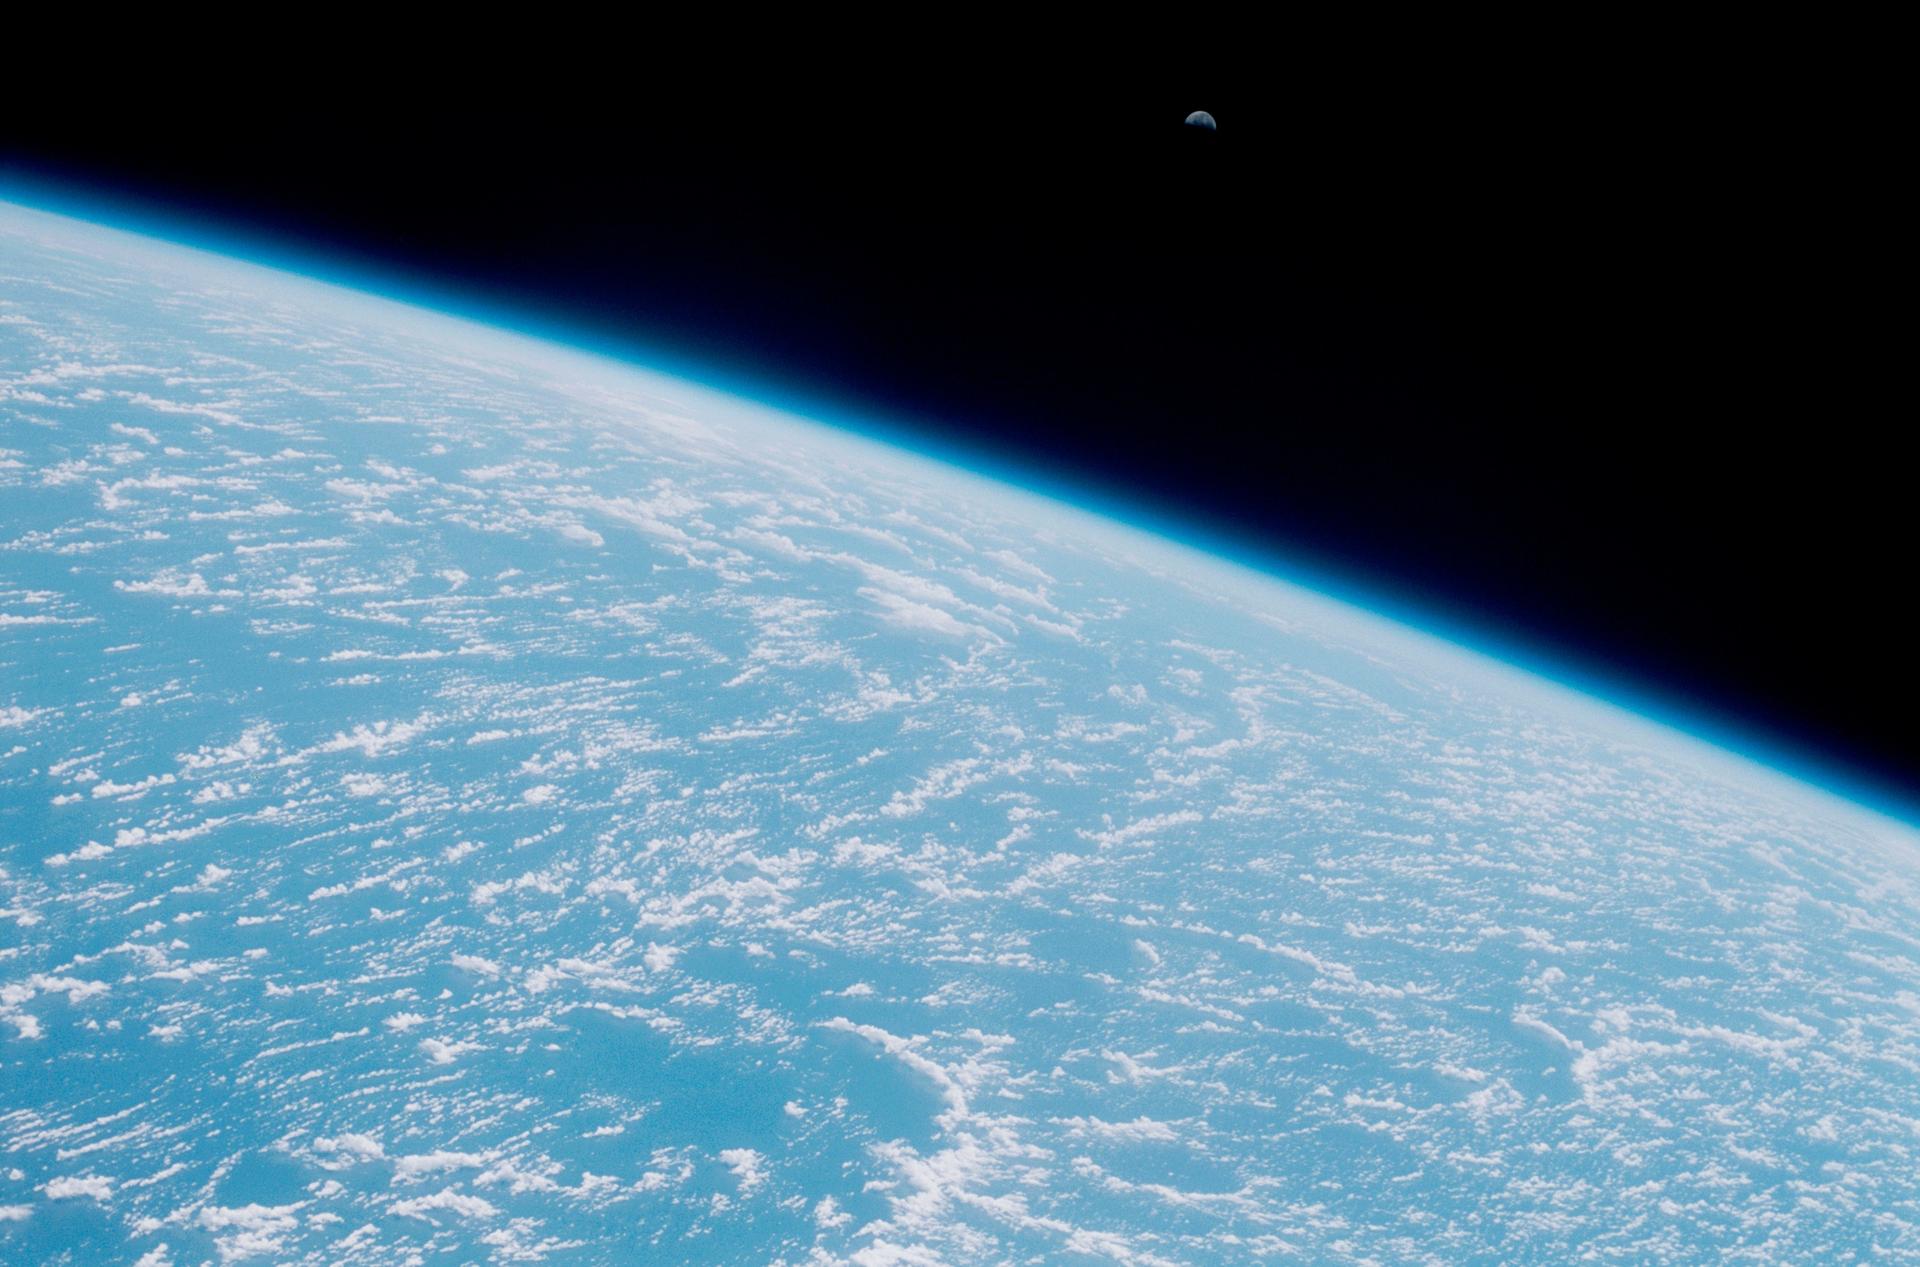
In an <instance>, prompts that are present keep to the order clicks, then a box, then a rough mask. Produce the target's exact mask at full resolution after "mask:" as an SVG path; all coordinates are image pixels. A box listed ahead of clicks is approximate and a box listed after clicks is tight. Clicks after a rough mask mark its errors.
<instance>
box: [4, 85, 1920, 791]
mask: <svg viewBox="0 0 1920 1267" xmlns="http://www.w3.org/2000/svg"><path fill="white" fill-rule="evenodd" d="M1405 71H1406V67H1405V66H1404V65H1394V66H1385V65H1383V66H1380V67H1367V66H1364V65H1363V66H1360V67H1359V68H1357V69H1356V68H1355V67H1354V66H1353V65H1351V64H1347V65H1343V66H1342V67H1341V68H1340V69H1339V71H1338V72H1337V73H1336V72H1334V71H1323V70H1316V68H1315V66H1314V64H1313V58H1312V57H1311V56H1310V55H1308V54H1304V53H1296V54H1295V55H1293V56H1291V57H1290V58H1289V59H1285V60H1284V62H1283V63H1276V64H1272V65H1265V66H1263V67H1261V68H1260V69H1259V70H1258V71H1256V72H1248V71H1246V70H1245V69H1240V70H1236V71H1235V72H1233V73H1226V72H1222V73H1220V74H1218V75H1214V76H1208V75H1206V74H1200V75H1194V76H1189V77H1188V78H1186V79H1184V80H1181V81H1179V82H1170V83H1167V84H1148V85H1145V86H1144V87H1143V86H1142V85H1140V84H1122V85H1118V86H1116V87H1113V88H1111V89H1108V90H1085V91H1076V92H1074V93H1072V94H1068V93H1065V92H1056V93H1052V94H1048V93H1036V92H1033V91H1029V90H1018V91H1015V90H1011V89H1008V88H1007V87H1006V86H1005V85H1001V84H997V83H996V82H995V81H994V80H993V77H992V76H990V75H986V74H982V75H980V76H977V77H974V78H971V79H968V80H964V81H962V82H960V83H958V84H955V83H951V82H949V83H946V84H943V85H941V86H940V87H939V88H937V89H936V88H933V87H926V86H923V87H920V88H918V89H916V88H914V87H911V86H908V85H902V84H900V83H898V82H895V83H893V84H890V85H889V86H888V88H887V89H886V90H884V91H881V90H878V89H871V88H868V87H865V86H862V85H860V84H858V83H846V82H843V81H834V83H833V84H831V85H829V84H827V83H826V82H825V81H824V80H822V81H821V82H809V81H808V80H807V78H806V77H805V76H801V77H799V78H798V79H797V81H795V82H790V83H782V84H781V86H780V88H779V90H778V91H768V92H766V93H764V94H760V95H757V96H753V97H751V98H749V97H746V96H742V95H739V94H737V93H721V94H713V95H707V96H703V95H700V94H697V93H693V94H690V93H689V92H687V91H686V89H685V86H684V85H682V84H674V85H672V86H668V85H665V84H664V83H653V84H651V85H650V86H640V87H635V86H633V85H632V84H629V83H621V84H619V85H616V86H612V87H602V88H595V89H579V88H567V87H545V88H543V89H542V90H541V91H539V92H537V93H531V92H524V91H519V90H517V89H513V88H511V87H509V88H507V89H502V88H501V87H500V85H498V84H497V83H490V82H480V81H476V82H472V83H467V82H456V83H454V84H453V85H452V86H451V87H449V89H448V90H446V91H442V92H435V93H431V94H420V93H415V94H411V95H409V96H407V97H405V98H401V97H398V96H394V95H392V94H390V93H387V92H386V91H384V90H382V89H381V88H380V87H379V86H378V83H377V82H376V81H374V80H369V83H370V84H371V86H369V87H367V88H365V90H364V91H359V92H355V93H351V94H337V93H336V94H329V95H328V96H327V97H326V98H325V99H324V100H322V99H318V98H315V97H314V96H313V95H311V94H309V93H307V92H304V91H302V90H301V89H300V88H299V87H298V86H297V85H291V84H290V85H288V86H286V87H285V88H284V89H283V90H281V91H279V92H275V91H273V90H272V87H271V85H255V90H254V91H252V92H249V93H248V94H246V97H247V104H246V105H245V107H244V108H240V107H236V106H234V105H232V104H230V102H231V100H232V97H231V96H230V95H226V94H214V93H208V94H203V95H200V96H192V95H187V96H182V95H180V94H177V93H168V94H164V95H156V96H152V97H147V98H143V99H142V100H141V101H140V102H139V103H138V105H137V107H136V106H129V107H128V108H125V109H120V110H115V111H113V112H111V113H110V114H90V115H89V116H88V117H85V118H79V117H75V116H73V115H71V114H68V113H65V112H56V111H49V110H42V111H27V110H12V111H9V112H7V114H6V117H5V121H4V123H0V176H3V177H6V178H9V179H10V180H11V181H13V182H14V188H15V189H19V190H27V189H39V190H41V191H42V192H46V193H49V194H55V193H58V194H63V195H67V196H76V195H78V196H87V197H96V198H99V197H105V198H110V199H112V200H114V202H115V204H116V206H117V214H119V215H121V216H122V217H123V218H125V217H135V218H138V217H143V216H150V215H153V214H157V213H164V214H165V215H168V216H171V217H174V218H175V222H176V223H178V224H181V225H182V227H184V228H187V229H190V230H192V231H193V232H196V233H199V234H201V235H202V236H204V237H208V238H214V239H220V238H225V237H232V236H236V235H239V236H242V237H244V238H245V239H247V240H249V241H252V242H255V243H257V244H259V245H260V246H262V247H263V248H269V249H271V250H273V251H275V252H277V253H279V254H282V255H286V254H289V253H291V254H294V255H297V256H298V255H305V256H308V257H311V258H313V259H315V260H317V261H318V260H330V261H332V262H331V263H330V264H328V265H327V267H329V268H331V269H332V270H333V271H340V270H343V269H344V270H348V271H360V272H372V273H391V274H392V275H393V276H394V277H395V278H396V282H397V284H404V285H406V286H408V287H410V288H413V289H415V290H420V289H425V290H427V291H430V292H432V293H435V294H438V295H441V296H443V297H444V298H445V300H446V302H447V303H449V304H451V305H454V306H466V307H481V308H485V309H488V310H491V311H500V310H502V309H504V310H507V311H513V312H524V313H525V314H527V320H528V321H529V322H531V323H533V324H536V325H539V326H541V327H543V328H547V329H561V330H568V331H573V332H576V333H578V334H579V336H580V337H582V338H587V339H591V340H594V341H596V342H600V343H603V344H612V345H615V346H624V345H629V344H630V345H632V346H634V347H636V348H639V349H645V350H651V352H652V353H654V354H656V355H664V356H665V357H667V358H668V359H669V360H670V361H672V362H673V363H674V364H675V366H676V367H678V368H687V367H706V368H707V369H709V370H710V371H711V373H712V374H713V375H714V376H715V377H717V378H720V379H722V380H724V381H726V382H728V383H734V384H741V385H744V386H746V387H748V388H761V389H764V390H765V391H767V392H770V393H775V394H777V395H779V396H780V397H781V398H783V399H786V400H800V401H803V402H811V403H812V404H813V405H814V408H815V411H816V412H818V413H821V414H824V415H828V416H831V415H832V413H833V412H834V410H835V409H846V410H853V411H858V412H859V413H861V414H863V415H868V416H879V417H883V418H887V419H892V420H895V421H896V422H897V424H898V426H899V428H900V429H901V433H902V434H903V435H904V436H905V437H906V438H908V439H909V440H910V441H911V440H913V439H915V438H920V439H922V440H924V441H926V442H931V443H937V444H939V445H941V446H942V447H943V448H945V449H947V450H949V451H953V450H957V451H959V452H961V453H963V454H974V455H978V456H979V457H980V458H982V459H990V460H992V461H993V462H994V463H995V464H996V465H998V466H1001V467H1005V466H1007V465H1009V464H1011V465H1014V466H1027V467H1031V468H1033V469H1034V470H1035V471H1036V472H1037V473H1038V474H1039V475H1040V476H1043V477H1044V478H1046V479H1048V480H1051V481H1056V482H1063V483H1067V484H1072V485H1079V486H1084V487H1086V488H1087V489H1088V490H1089V491H1090V493H1091V494H1092V495H1095V496H1097V497H1099V498H1101V499H1102V500H1103V501H1105V502H1106V503H1107V504H1109V505H1111V504H1115V503H1119V504H1129V503H1137V504H1139V505H1140V506H1141V507H1142V508H1143V511H1147V512H1150V513H1152V514H1153V515H1155V516H1156V517H1159V518H1160V519H1162V520H1170V521H1172V522H1174V523H1177V524H1183V525H1187V526H1189V527H1190V528H1191V529H1192V530H1193V531H1194V532H1197V533H1204V534H1212V535H1215V536H1224V537H1227V538H1230V539H1233V540H1235V541H1237V542H1238V543H1239V545H1240V546H1241V548H1243V549H1244V550H1246V551H1248V552H1251V553H1254V554H1257V555H1261V556H1264V557H1268V558H1271V559H1273V560H1277V561H1278V563H1277V566H1278V567H1279V568H1280V569H1281V570H1283V571H1289V570H1290V571H1294V572H1303V571H1304V572H1306V573H1308V574H1318V575H1323V576H1329V577H1331V578H1333V579H1334V580H1335V581H1337V582H1338V583H1339V584H1340V585H1343V586H1345V587H1347V588H1348V589H1350V590H1351V589H1355V588H1357V589H1360V590H1361V591H1363V592H1364V591H1373V592H1377V593H1378V594H1380V595H1382V596H1384V598H1385V599H1386V600H1387V601H1389V602H1390V603H1391V604H1393V605H1394V606H1395V608H1396V609H1397V610H1398V611H1399V612H1400V613H1401V614H1403V615H1404V614H1407V613H1414V614H1418V615H1421V617H1422V618H1423V619H1426V620H1427V621H1428V623H1431V624H1433V625H1435V626H1437V627H1440V628H1442V629H1451V630H1455V631H1473V630H1479V631H1483V635H1484V637H1483V640H1484V638H1493V639H1497V640H1500V641H1502V642H1504V643H1506V644H1509V645H1519V646H1522V647H1526V648H1531V649H1532V654H1533V655H1534V657H1535V658H1538V659H1545V660H1549V661H1555V662H1558V663H1560V664H1562V665H1564V666H1565V667H1566V669H1567V671H1568V672H1570V673H1572V674H1575V675H1583V676H1585V677H1587V678H1589V679H1595V678H1597V679H1602V680H1617V681H1618V682H1619V683H1621V686H1622V689H1623V690H1626V691H1630V692H1632V693H1633V694H1634V695H1636V696H1637V697H1638V698H1641V699H1643V700H1651V701H1653V702H1654V705H1655V706H1656V707H1658V708H1659V709H1660V710H1661V711H1662V712H1664V713H1665V714H1666V715H1668V716H1682V717H1684V716H1690V715H1697V716H1698V717H1699V718H1700V719H1701V720H1702V724H1703V725H1707V726H1711V727H1718V728H1728V729H1732V730H1734V731H1749V732H1752V735H1753V737H1754V744H1757V745H1759V746H1762V747H1765V748H1771V749H1774V750H1778V751H1780V752H1782V753H1784V754H1785V757H1786V759H1789V760H1791V761H1793V762H1796V763H1804V764H1806V765H1808V766H1811V767H1815V768H1818V769H1822V770H1824V771H1825V772H1826V774H1827V775H1828V776H1830V777H1831V778H1833V779H1835V780H1837V781H1840V782H1842V783H1848V782H1852V783H1855V784H1857V785H1859V786H1862V787H1865V788H1867V789H1869V791H1870V793H1871V794H1873V795H1880V796H1886V797H1891V798H1897V799H1905V800H1906V801H1907V803H1909V804H1911V803H1912V801H1911V798H1912V797H1913V795H1914V792H1915V790H1916V789H1920V734H1916V726H1915V719H1916V717H1920V685H1916V680H1915V675H1914V674H1913V673H1912V671H1911V669H1910V667H1909V666H1910V664H1911V657H1912V653H1913V650H1914V636H1913V632H1912V623H1911V619H1910V617H1909V615H1908V608H1909V606H1910V605H1911V601H1912V590H1913V583H1912V582H1913V563H1912V555H1913V543H1914V539H1915V534H1914V528H1913V508H1914V505H1915V495H1914V487H1913V470H1914V468H1913V466H1912V465H1911V461H1910V458H1909V457H1908V455H1907V453H1906V451H1905V449H1904V447H1903V445H1902V444H1901V443H1900V442H1899V437H1900V435H1901V433H1903V432H1905V431H1906V430H1908V429H1909V428H1910V426H1911V416H1912V414H1913V409H1912V405H1911V403H1910V402H1909V400H1908V399H1907V390H1906V385H1905V383H1904V382H1901V383H1896V382H1895V378H1896V374H1895V365H1896V362H1895V361H1894V356H1895V336H1896V324H1895V323H1894V322H1893V321H1892V320H1890V319H1889V315H1888V314H1889V312H1890V311H1891V310H1892V309H1893V307H1894V305H1893V303H1892V302H1891V301H1890V299H1889V298H1888V294H1889V292H1890V291H1891V290H1892V288H1893V285H1894V282H1893V280H1892V276H1891V263H1890V261H1891V258H1892V252H1891V250H1890V249H1889V245H1888V244H1889V243H1890V242H1891V241H1892V240H1893V234H1892V233H1891V232H1890V229H1889V222H1890V220H1891V216H1890V213H1888V212H1887V211H1885V210H1883V208H1885V207H1886V206H1887V205H1888V204H1887V202H1886V200H1885V192H1884V186H1885V181H1884V179H1883V178H1882V175H1881V173H1882V172H1883V171H1884V170H1886V165H1885V164H1884V162H1872V161H1869V155H1870V154H1871V152H1872V150H1873V146H1872V144H1871V143H1870V142H1869V141H1868V140H1867V139H1866V138H1865V136H1864V135H1863V133H1862V131H1861V129H1860V128H1858V127H1856V126H1853V125H1852V124H1851V123H1849V122H1848V120H1849V119H1850V118H1851V117H1852V116H1851V115H1850V114H1849V112H1850V111H1851V110H1852V108H1853V107H1852V105H1851V104H1850V102H1849V100H1848V99H1847V98H1845V97H1844V96H1836V95H1835V93H1834V92H1833V91H1832V85H1831V84H1830V83H1827V82H1819V83H1816V82H1814V81H1812V80H1810V79H1807V78H1806V77H1803V76H1798V75H1796V74H1794V73H1785V72H1783V71H1782V70H1781V68H1779V67H1776V66H1764V67H1758V68H1756V69H1755V71H1754V73H1752V74H1751V75H1748V74H1746V73H1745V72H1734V71H1722V70H1717V69H1716V70H1715V71H1714V72H1713V73H1711V74H1703V73H1702V72H1701V68H1700V66H1699V64H1697V63H1682V64H1679V65H1676V66H1665V67H1662V66H1658V65H1638V64H1635V65H1616V64H1613V63H1607V64H1604V65H1598V66H1596V65H1592V64H1589V65H1587V66H1585V67H1584V68H1580V69H1575V68H1574V67H1573V66H1572V65H1571V64H1569V63H1563V62H1560V61H1556V60H1554V59H1552V58H1537V59H1534V60H1533V61H1532V62H1530V63H1529V64H1528V67H1527V69H1526V70H1525V71H1521V72H1515V71H1513V70H1512V69H1511V67H1501V68H1499V69H1498V70H1497V72H1496V71H1494V70H1486V69H1483V68H1478V67H1476V68H1475V69H1474V70H1473V71H1472V72H1471V73H1469V72H1468V71H1466V70H1464V69H1462V70H1431V69H1430V70H1428V71H1427V72H1426V73H1421V74H1408V73H1405ZM1199 108H1204V109H1207V110H1209V111H1211V112H1212V113H1213V114H1214V115H1215V116H1216V117H1217V118H1218V119H1219V122H1220V129H1219V131H1218V133H1217V134H1212V135H1209V134H1204V133H1200V132H1197V131H1195V130H1193V129H1188V128H1185V127H1183V126H1182V125H1181V120H1182V119H1183V118H1184V117H1185V115H1186V114H1187V112H1188V111H1190V110H1193V109H1199ZM1843 124H1844V125H1845V126H1842V125H1843ZM23 181H24V182H40V183H39V184H37V185H35V184H22V183H21V182H23ZM49 182H51V183H49ZM1901 333H1904V331H1901ZM1463 636H1465V637H1466V639H1467V640H1469V641H1473V640H1474V639H1475V637H1476V636H1480V635H1475V634H1473V633H1471V632H1467V633H1465V634H1464V635H1463Z"/></svg>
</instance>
